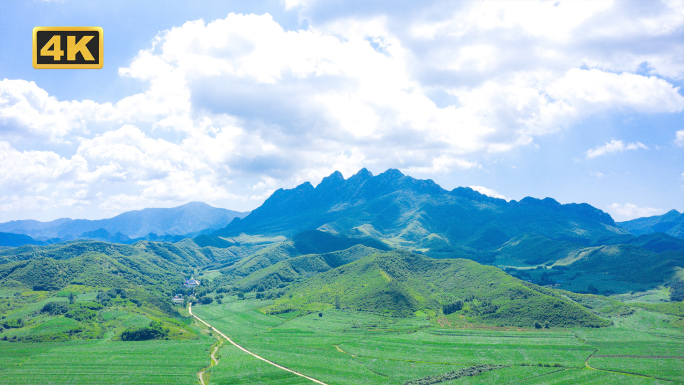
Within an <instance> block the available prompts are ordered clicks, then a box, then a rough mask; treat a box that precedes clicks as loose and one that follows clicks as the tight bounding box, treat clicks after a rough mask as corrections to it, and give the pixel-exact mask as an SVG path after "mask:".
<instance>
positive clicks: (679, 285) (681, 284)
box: [670, 279, 684, 302]
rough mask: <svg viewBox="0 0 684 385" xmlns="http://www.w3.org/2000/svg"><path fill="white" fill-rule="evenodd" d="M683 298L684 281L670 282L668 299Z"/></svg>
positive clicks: (678, 299)
mask: <svg viewBox="0 0 684 385" xmlns="http://www.w3.org/2000/svg"><path fill="white" fill-rule="evenodd" d="M683 300H684V281H682V280H679V279H677V280H675V281H673V282H672V283H671V284H670V301H672V302H679V301H683Z"/></svg>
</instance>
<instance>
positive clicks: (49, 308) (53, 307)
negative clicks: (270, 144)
mask: <svg viewBox="0 0 684 385" xmlns="http://www.w3.org/2000/svg"><path fill="white" fill-rule="evenodd" d="M40 311H41V312H42V313H48V314H50V315H60V314H64V313H66V312H68V311H69V305H67V304H65V303H64V302H48V303H46V304H45V306H43V308H42V309H40Z"/></svg>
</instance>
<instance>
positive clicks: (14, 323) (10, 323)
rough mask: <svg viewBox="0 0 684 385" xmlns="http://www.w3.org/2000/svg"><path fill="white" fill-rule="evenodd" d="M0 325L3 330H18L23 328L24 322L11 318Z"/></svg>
mask: <svg viewBox="0 0 684 385" xmlns="http://www.w3.org/2000/svg"><path fill="white" fill-rule="evenodd" d="M1 325H2V327H4V328H5V329H18V328H21V327H23V326H24V320H23V319H21V318H12V319H8V320H3V321H2V324H1Z"/></svg>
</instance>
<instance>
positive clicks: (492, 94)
mask: <svg viewBox="0 0 684 385" xmlns="http://www.w3.org/2000/svg"><path fill="white" fill-rule="evenodd" d="M36 26H99V27H102V28H103V30H104V57H105V59H104V68H103V69H101V70H36V69H33V68H32V66H31V31H32V29H33V27H36ZM683 57H684V3H683V2H681V1H679V2H678V1H666V2H657V1H649V2H643V1H632V2H630V1H620V2H609V1H606V2H566V1H551V2H547V1H541V2H534V1H524V2H514V1H507V2H488V1H484V2H483V1H477V2H465V1H457V2H454V1H420V2H419V1H411V2H409V1H392V2H389V1H378V2H370V4H369V2H366V1H363V2H362V1H344V2H342V1H335V2H330V1H327V2H322V1H316V0H286V1H261V2H260V1H249V2H246V1H244V2H238V1H226V2H213V1H212V2H210V1H193V2H189V1H182V2H181V1H163V2H133V1H116V2H113V1H112V2H109V1H101V2H86V1H70V0H64V1H51V2H45V1H0V159H1V162H2V163H1V164H2V166H1V168H0V183H1V184H0V221H2V222H6V221H9V220H15V219H38V220H52V219H55V218H60V217H71V218H87V219H98V218H104V217H111V216H113V215H116V214H119V213H121V212H124V211H129V210H134V209H141V208H145V207H173V206H177V205H180V204H183V203H186V202H189V201H203V202H206V203H209V204H212V205H214V206H218V207H225V208H229V209H233V210H250V209H254V208H256V207H258V206H259V205H260V204H261V203H262V202H263V200H264V199H265V198H267V197H268V196H269V195H270V194H271V193H272V192H273V191H274V190H275V189H277V188H280V187H284V188H291V187H294V186H296V185H298V184H300V183H302V182H305V181H311V182H312V183H313V184H314V185H315V184H317V183H318V182H320V180H321V179H322V178H323V177H324V176H326V175H329V174H330V173H332V172H333V171H335V170H339V171H341V172H342V174H343V175H344V176H345V177H349V176H351V175H352V174H354V173H355V172H356V171H358V170H359V169H360V168H362V167H366V168H368V169H369V170H371V171H372V172H373V173H374V174H378V173H380V172H383V171H385V170H386V169H388V168H397V169H400V170H401V171H402V172H404V173H405V174H409V175H411V176H413V177H416V178H421V179H427V178H429V179H433V180H434V181H436V182H437V183H439V184H440V185H441V186H442V187H444V188H446V189H452V188H455V187H458V186H472V187H473V188H475V189H477V190H479V191H481V192H483V193H487V194H489V195H493V196H500V197H504V198H506V199H516V200H519V199H521V198H523V197H525V196H533V197H538V198H544V197H553V198H555V199H556V200H558V201H560V202H561V203H570V202H586V203H589V204H591V205H593V206H595V207H597V208H599V209H601V210H604V211H606V212H608V213H610V214H611V215H612V216H613V218H615V219H616V220H627V219H632V218H635V217H640V216H650V215H657V214H662V213H665V212H666V211H668V210H671V209H677V210H679V211H684V174H683V173H684V151H683V150H684V124H683V123H682V122H684V119H683V118H684V113H683V111H684V96H683V95H684V92H683V91H682V88H681V87H682V83H683V79H684V65H683V64H682V63H683V60H682V58H683Z"/></svg>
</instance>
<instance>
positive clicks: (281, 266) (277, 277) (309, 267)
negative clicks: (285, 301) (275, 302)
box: [235, 245, 378, 291]
mask: <svg viewBox="0 0 684 385" xmlns="http://www.w3.org/2000/svg"><path fill="white" fill-rule="evenodd" d="M377 251H378V250H377V249H373V248H370V247H366V246H363V245H355V246H352V247H350V248H348V249H346V250H341V251H334V252H331V253H325V254H309V255H303V256H300V257H295V258H291V259H287V260H285V261H281V262H278V263H276V264H275V265H271V266H268V267H266V268H263V269H261V270H257V271H255V272H254V273H252V274H250V275H249V276H247V277H245V278H243V279H241V280H239V281H238V282H237V283H236V284H235V285H236V287H238V288H239V289H240V290H242V291H251V290H254V289H258V288H259V289H261V290H270V289H273V288H278V287H284V286H285V285H289V284H292V283H295V282H299V281H303V280H306V279H308V278H310V277H313V276H314V275H316V274H320V273H323V272H326V271H328V270H331V269H333V268H336V267H339V266H342V265H345V264H347V263H350V262H354V261H356V260H358V259H361V258H363V257H366V256H368V255H371V254H373V253H375V252H377Z"/></svg>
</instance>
